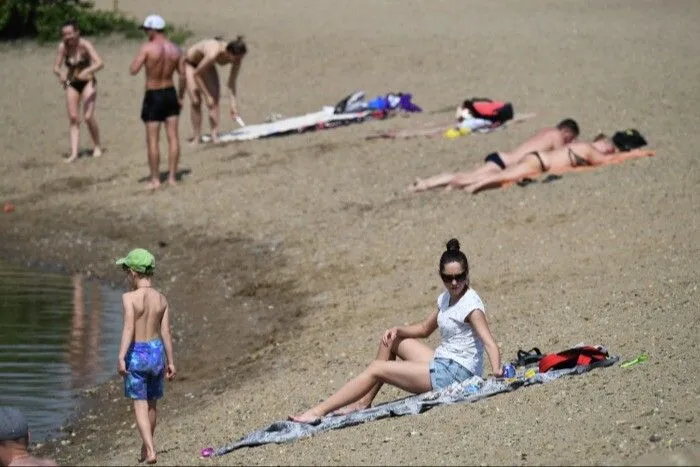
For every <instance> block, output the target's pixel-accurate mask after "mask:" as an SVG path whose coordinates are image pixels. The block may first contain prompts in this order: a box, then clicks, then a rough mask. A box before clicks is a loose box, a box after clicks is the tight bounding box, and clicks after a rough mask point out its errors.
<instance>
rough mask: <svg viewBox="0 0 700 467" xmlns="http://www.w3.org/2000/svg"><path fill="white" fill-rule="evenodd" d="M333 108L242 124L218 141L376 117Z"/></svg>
mask: <svg viewBox="0 0 700 467" xmlns="http://www.w3.org/2000/svg"><path fill="white" fill-rule="evenodd" d="M333 110H334V109H333V107H324V108H322V109H321V110H319V111H318V112H312V113H308V114H305V115H299V116H297V117H290V118H284V119H281V120H276V121H274V122H268V123H260V124H256V125H248V126H244V127H242V128H238V129H236V130H233V131H230V132H227V133H221V134H219V141H221V142H222V143H229V142H232V141H249V140H254V139H260V138H269V137H271V136H282V135H287V134H292V133H304V132H307V131H313V130H318V129H327V128H335V127H337V126H342V125H348V124H351V123H361V122H363V121H365V120H367V119H368V118H377V117H376V112H373V111H370V110H364V111H360V112H351V113H340V114H336V113H334V111H333ZM384 116H385V115H384ZM202 142H203V143H209V142H211V136H210V135H202Z"/></svg>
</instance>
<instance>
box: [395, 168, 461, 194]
mask: <svg viewBox="0 0 700 467" xmlns="http://www.w3.org/2000/svg"><path fill="white" fill-rule="evenodd" d="M455 175H456V173H455V172H444V173H441V174H439V175H433V176H432V177H428V178H416V179H415V180H414V181H413V183H412V184H411V185H409V186H408V188H406V191H407V192H408V193H418V192H421V191H427V190H432V189H433V188H438V187H441V186H446V185H449V184H450V182H451V181H452V179H453V178H454V176H455Z"/></svg>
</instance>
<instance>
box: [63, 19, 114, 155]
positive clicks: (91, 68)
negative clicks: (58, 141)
mask: <svg viewBox="0 0 700 467" xmlns="http://www.w3.org/2000/svg"><path fill="white" fill-rule="evenodd" d="M61 36H62V40H61V43H60V44H59V45H58V53H57V54H56V63H55V64H54V67H53V72H54V74H55V75H56V76H58V82H59V83H60V84H61V86H63V88H64V89H65V90H66V107H67V109H68V121H69V123H70V148H71V151H70V156H69V157H68V158H67V159H65V162H73V161H74V160H76V159H77V158H78V144H79V141H80V116H79V113H80V102H81V101H82V102H83V117H84V118H85V123H86V124H87V127H88V130H89V131H90V136H91V137H92V142H93V144H94V149H93V151H92V155H93V157H99V156H101V155H102V148H101V147H100V129H99V127H98V126H97V120H96V119H95V101H96V99H97V89H96V85H97V81H96V80H95V73H96V72H97V71H98V70H100V69H102V67H103V66H104V64H103V62H102V59H101V58H100V56H99V55H98V53H97V51H96V50H95V47H94V46H93V45H92V43H90V41H88V40H86V39H83V38H82V37H80V29H78V25H77V23H76V22H75V21H73V20H71V21H68V22H66V23H65V24H64V25H63V27H62V28H61ZM63 65H65V66H66V70H63V69H62V66H63Z"/></svg>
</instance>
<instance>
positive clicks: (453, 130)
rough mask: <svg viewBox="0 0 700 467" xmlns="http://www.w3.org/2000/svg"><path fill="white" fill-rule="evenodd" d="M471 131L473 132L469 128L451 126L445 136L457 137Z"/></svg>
mask: <svg viewBox="0 0 700 467" xmlns="http://www.w3.org/2000/svg"><path fill="white" fill-rule="evenodd" d="M469 133H471V131H469V128H459V129H457V128H450V129H449V130H447V131H446V132H445V134H444V136H445V138H448V139H455V138H459V137H460V136H464V135H468V134H469Z"/></svg>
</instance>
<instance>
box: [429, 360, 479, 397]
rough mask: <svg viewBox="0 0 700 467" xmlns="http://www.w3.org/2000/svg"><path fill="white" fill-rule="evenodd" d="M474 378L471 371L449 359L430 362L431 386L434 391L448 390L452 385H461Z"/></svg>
mask: <svg viewBox="0 0 700 467" xmlns="http://www.w3.org/2000/svg"><path fill="white" fill-rule="evenodd" d="M472 376H474V375H473V374H472V372H471V371H469V370H467V369H466V368H464V367H463V366H462V365H460V364H459V363H457V362H455V361H454V360H450V359H449V358H441V357H437V358H433V359H432V360H430V384H432V385H433V389H442V388H446V387H447V386H449V385H450V384H452V383H461V382H462V381H465V380H467V379H469V378H471V377H472Z"/></svg>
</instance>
